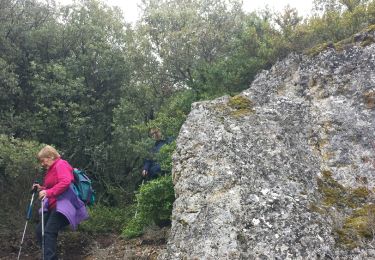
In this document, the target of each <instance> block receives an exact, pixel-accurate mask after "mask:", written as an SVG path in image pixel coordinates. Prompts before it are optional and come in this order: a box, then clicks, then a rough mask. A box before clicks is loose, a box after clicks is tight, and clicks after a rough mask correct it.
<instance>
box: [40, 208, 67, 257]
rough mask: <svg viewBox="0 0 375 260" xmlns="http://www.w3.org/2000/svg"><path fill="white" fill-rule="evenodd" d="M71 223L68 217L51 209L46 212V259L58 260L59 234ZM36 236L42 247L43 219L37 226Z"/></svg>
mask: <svg viewBox="0 0 375 260" xmlns="http://www.w3.org/2000/svg"><path fill="white" fill-rule="evenodd" d="M68 224H69V221H68V220H67V219H66V217H65V216H64V215H63V214H61V213H59V212H56V210H51V211H48V212H45V213H44V259H45V260H56V259H57V252H56V245H57V235H58V233H59V231H60V230H61V229H63V228H64V227H65V226H67V225H68ZM36 237H37V239H38V243H39V245H40V247H41V248H42V221H40V222H39V224H38V225H37V227H36Z"/></svg>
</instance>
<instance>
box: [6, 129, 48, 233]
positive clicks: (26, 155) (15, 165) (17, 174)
mask: <svg viewBox="0 0 375 260" xmlns="http://www.w3.org/2000/svg"><path fill="white" fill-rule="evenodd" d="M42 146H43V145H42V144H40V143H38V142H33V141H26V140H21V139H16V138H13V137H8V136H6V135H0V190H1V192H0V208H1V210H0V218H1V219H2V221H3V223H6V225H4V227H6V228H7V229H13V228H14V227H19V226H20V223H21V222H23V221H24V219H25V215H26V207H27V204H28V202H29V200H30V196H31V195H30V190H31V186H32V184H33V182H34V181H35V180H40V179H41V178H42V175H41V173H40V167H39V165H38V162H37V160H36V154H37V152H38V151H39V150H40V149H41V148H42Z"/></svg>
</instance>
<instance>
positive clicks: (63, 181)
mask: <svg viewBox="0 0 375 260" xmlns="http://www.w3.org/2000/svg"><path fill="white" fill-rule="evenodd" d="M73 180H74V177H73V168H72V166H70V164H69V163H68V162H67V161H65V160H63V159H60V158H59V159H57V160H56V161H55V162H54V163H53V164H52V165H51V166H50V167H49V168H48V171H47V173H46V175H45V176H44V181H43V186H44V189H45V190H46V192H47V198H48V209H53V208H56V200H57V197H58V196H59V195H60V194H62V193H63V192H64V191H66V190H67V189H68V188H69V185H70V183H71V182H73Z"/></svg>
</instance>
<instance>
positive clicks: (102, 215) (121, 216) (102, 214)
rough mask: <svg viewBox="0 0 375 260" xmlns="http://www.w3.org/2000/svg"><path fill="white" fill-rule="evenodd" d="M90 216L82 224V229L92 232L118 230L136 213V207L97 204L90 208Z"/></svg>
mask: <svg viewBox="0 0 375 260" xmlns="http://www.w3.org/2000/svg"><path fill="white" fill-rule="evenodd" d="M88 210H89V215H90V218H89V219H88V220H87V221H85V222H83V223H82V224H81V225H80V229H81V230H83V231H87V232H90V233H107V232H118V231H119V227H121V226H122V225H123V223H126V222H128V221H129V220H130V219H131V218H132V216H133V215H134V207H132V206H130V207H127V208H115V207H107V206H103V205H96V206H94V207H91V208H89V209H88Z"/></svg>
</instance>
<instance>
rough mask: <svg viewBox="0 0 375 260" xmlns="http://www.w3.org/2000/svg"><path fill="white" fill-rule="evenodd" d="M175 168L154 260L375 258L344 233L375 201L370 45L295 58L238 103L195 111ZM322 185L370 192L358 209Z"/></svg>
mask: <svg viewBox="0 0 375 260" xmlns="http://www.w3.org/2000/svg"><path fill="white" fill-rule="evenodd" d="M358 45H359V44H358ZM173 160H174V168H173V178H174V183H175V191H176V201H175V204H174V209H173V216H172V229H171V234H170V238H169V241H168V246H167V249H166V251H165V252H164V253H163V254H162V255H161V256H160V257H159V258H160V259H355V258H357V259H366V258H374V257H375V251H374V250H372V249H371V248H372V246H373V245H371V239H368V237H367V238H366V237H364V238H363V239H360V238H358V239H359V240H358V241H360V243H359V242H358V243H356V242H357V241H356V240H355V239H354V238H353V239H352V238H350V239H351V240H350V239H349V238H348V236H347V234H344V235H342V234H343V231H342V230H344V229H343V228H345V225H346V224H345V223H346V222H345V219H347V218H349V217H350V216H351V214H352V213H353V212H355V210H356V209H357V208H358V207H360V206H361V207H362V206H366V207H367V208H368V205H372V204H371V203H372V202H373V197H374V196H372V194H373V188H374V186H375V178H374V176H375V45H374V44H373V45H369V46H367V47H360V46H357V45H355V44H354V46H353V47H351V48H349V49H346V50H344V51H341V52H337V51H335V50H334V49H328V50H326V51H325V52H323V53H321V54H319V55H317V56H315V57H309V56H306V55H302V54H301V55H297V54H292V55H290V56H289V57H288V58H287V59H285V60H283V61H280V62H278V63H277V64H275V65H274V66H273V67H272V68H271V69H270V70H269V71H263V72H262V73H260V74H259V75H258V76H257V78H256V80H255V81H254V82H253V83H252V85H251V86H250V88H249V89H248V90H246V91H244V92H242V93H241V94H240V95H239V96H235V97H228V96H225V97H222V98H219V99H216V100H213V101H207V102H199V103H195V104H193V106H192V111H191V113H190V114H189V116H188V118H187V120H186V122H185V124H184V125H183V127H182V129H181V131H180V134H179V137H178V139H177V148H176V151H175V154H174V158H173ZM324 176H325V177H324ZM324 178H330V179H329V180H331V182H334V183H335V185H336V184H337V186H338V187H340V189H341V187H342V192H344V191H345V192H346V191H348V194H349V193H350V191H353V190H356V189H360V190H361V191H362V190H364V191H366V192H364V193H365V195H364V196H363V197H358V198H359V199H358V200H353V201H355V202H356V201H360V203H362V204H358V203H359V202H358V203H357V204H355V203H354V202H353V203H351V204H349V203H348V205H345V203H342V202H341V204H343V205H341V204H339V203H338V202H337V201H335V200H334V198H331V197H330V196H331V195H330V194H331V193H333V192H332V191H330V190H329V189H327V188H326V187H328V186H327V185H326V186H324V187H325V188H322V187H323V186H322V185H319V183H321V182H322V180H323V181H324V180H325V179H324ZM319 181H320V182H319ZM331 186H332V185H331ZM358 196H359V195H358ZM338 199H339V198H338ZM366 203H367V204H366ZM365 204H366V205H365ZM353 205H355V206H353ZM337 216H340V217H339V219H337V218H338V217H337ZM362 224H363V223H362ZM337 230H341V233H340V232H337ZM352 232H353V234H357V233H355V232H356V231H355V230H353V231H352ZM340 234H341V235H342V237H341V240H340ZM358 234H359V235H358V236H360V234H361V233H358ZM343 237H344V238H347V239H345V240H344V239H343ZM348 241H349V242H350V243H349V242H348ZM351 242H353V243H351Z"/></svg>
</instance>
